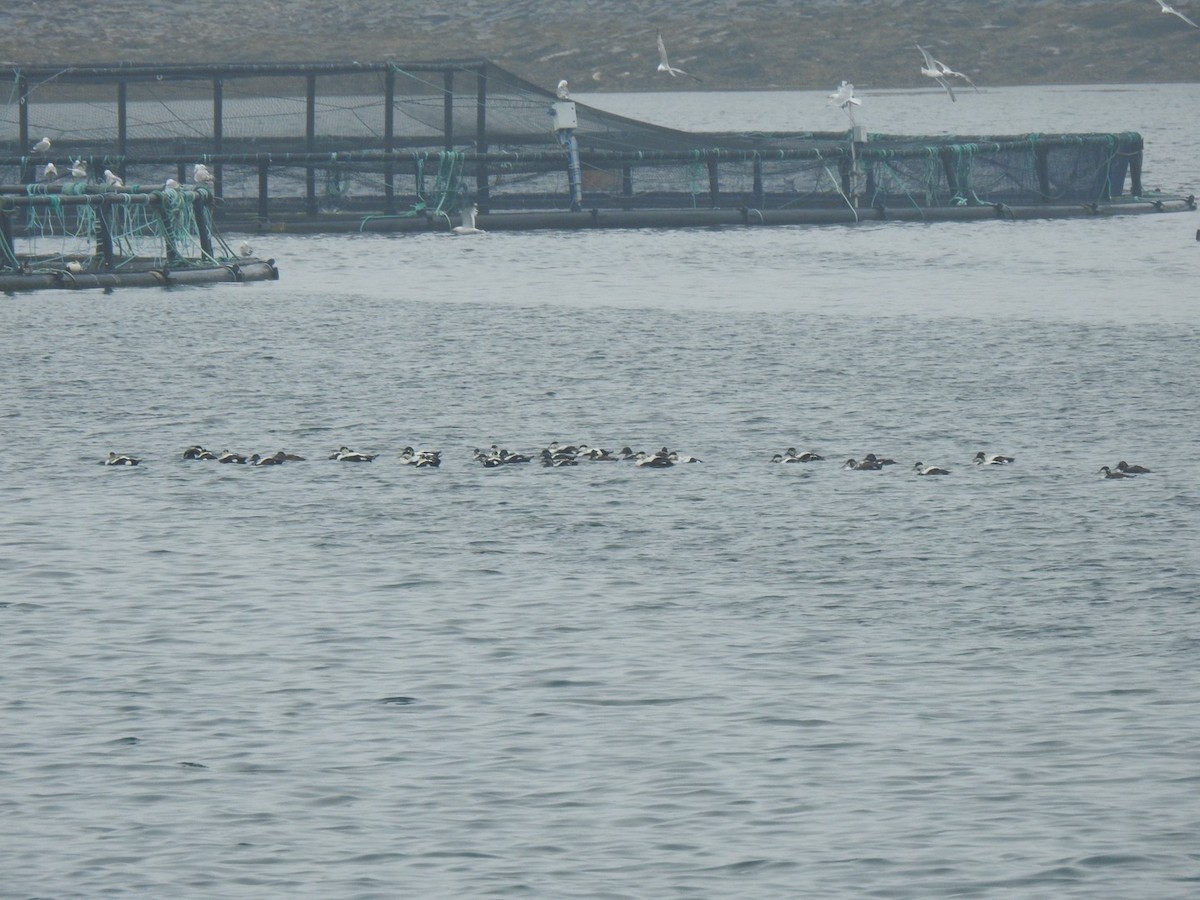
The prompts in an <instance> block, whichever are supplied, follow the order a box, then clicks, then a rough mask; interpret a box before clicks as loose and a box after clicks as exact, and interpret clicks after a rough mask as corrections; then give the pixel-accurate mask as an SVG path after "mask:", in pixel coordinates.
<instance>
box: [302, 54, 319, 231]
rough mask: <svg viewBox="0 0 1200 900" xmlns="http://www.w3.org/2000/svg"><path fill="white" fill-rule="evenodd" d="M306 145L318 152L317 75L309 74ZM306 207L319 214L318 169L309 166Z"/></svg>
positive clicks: (305, 181)
mask: <svg viewBox="0 0 1200 900" xmlns="http://www.w3.org/2000/svg"><path fill="white" fill-rule="evenodd" d="M304 147H305V150H306V151H307V152H309V153H316V152H317V76H316V75H309V76H308V99H307V103H306V104H305V115H304ZM304 209H305V212H307V213H308V214H309V215H310V216H315V215H316V214H317V170H316V169H314V168H313V167H312V166H309V167H308V168H307V169H305V170H304Z"/></svg>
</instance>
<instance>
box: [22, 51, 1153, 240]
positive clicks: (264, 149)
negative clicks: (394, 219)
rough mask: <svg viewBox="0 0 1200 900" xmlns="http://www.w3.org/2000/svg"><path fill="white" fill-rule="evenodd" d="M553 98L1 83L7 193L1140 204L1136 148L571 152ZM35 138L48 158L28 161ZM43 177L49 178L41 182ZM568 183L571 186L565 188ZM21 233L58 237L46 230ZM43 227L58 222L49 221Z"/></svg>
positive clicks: (478, 64)
mask: <svg viewBox="0 0 1200 900" xmlns="http://www.w3.org/2000/svg"><path fill="white" fill-rule="evenodd" d="M556 99H557V98H556V97H555V94H554V92H553V90H548V89H546V88H543V87H540V86H538V85H535V84H532V83H530V82H527V81H525V80H523V79H521V78H520V77H518V76H516V75H514V74H512V73H510V72H507V71H505V70H504V69H502V68H500V67H498V66H496V65H494V64H492V63H490V62H488V61H486V60H467V61H433V62H417V63H399V62H380V63H324V64H290V65H289V64H263V65H245V64H244V65H226V66H221V65H203V66H201V65H189V66H172V65H158V66H154V65H113V66H64V67H45V66H40V67H13V68H11V70H10V72H9V77H8V87H7V90H6V91H4V90H2V89H0V103H2V104H3V108H2V109H0V183H4V184H30V183H39V182H45V181H51V180H59V181H61V180H70V177H71V176H70V175H69V174H67V173H69V170H70V168H71V163H72V162H73V161H75V160H77V159H78V160H82V161H84V162H86V163H87V164H88V176H87V179H88V180H91V181H93V182H94V181H96V180H97V179H100V178H101V177H102V173H103V172H104V170H105V169H109V170H111V171H113V172H115V173H118V174H119V175H120V176H121V177H122V178H123V179H124V181H125V183H126V184H129V185H140V186H142V187H147V186H161V185H162V184H163V183H164V182H165V180H166V179H167V178H175V179H177V180H179V181H181V182H183V181H185V179H186V178H187V177H189V175H190V172H191V166H192V165H193V164H194V163H196V162H205V163H207V164H208V165H209V166H210V167H211V168H213V169H214V170H215V173H216V175H217V188H218V193H219V195H220V197H221V205H220V206H219V207H218V216H220V215H223V214H227V213H229V212H230V211H235V210H238V209H245V210H251V211H257V212H258V214H259V215H260V216H261V217H263V218H266V217H268V216H269V215H270V214H271V213H273V212H278V211H283V210H289V209H298V210H302V211H305V212H308V213H318V212H321V213H326V212H346V213H354V214H360V213H361V214H367V213H378V212H387V213H390V214H396V215H416V214H421V213H425V214H427V213H428V212H430V211H434V212H442V211H446V210H453V211H457V209H458V208H459V205H460V204H461V203H463V202H464V201H465V200H473V201H475V202H478V203H479V204H480V205H481V207H483V208H485V209H487V210H502V209H561V208H564V207H566V206H567V205H568V204H569V203H570V202H571V200H572V197H573V189H575V188H578V190H580V191H581V193H582V202H583V203H584V204H585V205H587V206H597V207H609V208H619V209H643V208H644V209H650V208H689V207H716V206H725V207H734V206H742V207H753V208H758V209H795V208H839V207H840V208H845V207H846V206H847V205H848V204H853V205H854V206H859V205H862V206H865V207H880V208H883V207H889V208H894V207H898V206H907V207H918V208H928V207H947V206H964V205H981V204H990V205H1001V204H1006V205H1010V206H1016V205H1033V204H1049V203H1098V202H1103V201H1109V200H1113V199H1116V198H1120V197H1122V196H1140V195H1141V184H1140V175H1141V154H1142V139H1141V137H1140V136H1139V135H1138V134H1135V133H1112V134H1074V135H1045V134H1030V135H1015V136H1002V137H996V136H956V137H945V136H937V137H934V136H928V137H921V136H896V135H884V134H866V133H863V132H858V131H856V132H804V131H797V132H789V133H761V132H754V133H692V132H685V131H679V130H676V129H671V128H664V127H660V126H656V125H653V124H650V123H646V122H640V121H636V120H633V119H629V118H625V117H622V116H618V115H614V114H611V113H607V112H603V111H600V110H597V109H593V108H589V107H587V106H584V105H582V104H575V108H574V113H575V115H576V117H577V122H576V123H575V127H574V128H573V129H571V132H570V137H571V138H572V139H573V141H574V144H575V147H576V148H577V151H578V168H577V172H578V174H577V175H575V176H573V174H572V171H571V166H570V165H569V163H570V154H569V152H568V150H569V144H568V143H567V142H566V140H565V137H566V135H565V134H564V133H563V132H556V131H555V130H554V128H553V125H554V123H555V119H554V118H553V116H552V115H551V109H552V107H553V106H554V104H555V103H556ZM43 136H45V137H48V138H49V139H50V141H51V148H50V149H49V150H48V151H44V152H33V151H32V150H31V148H32V147H33V146H34V144H35V143H36V142H37V141H38V140H39V139H40V138H42V137H43ZM48 162H50V163H54V165H55V168H56V169H57V170H58V175H57V176H53V177H50V176H46V175H45V174H44V170H45V165H46V163H48ZM573 182H577V184H575V183H573ZM38 215H39V217H40V218H38V219H37V220H31V221H30V223H29V225H30V227H32V228H34V229H35V230H39V231H41V232H45V233H47V234H53V235H55V236H59V235H61V234H63V233H64V232H65V230H68V228H75V229H78V228H81V227H85V225H86V223H75V224H73V225H70V226H68V225H67V224H65V223H64V222H59V221H50V220H48V219H47V216H49V215H50V214H49V212H39V213H38ZM51 218H52V217H51Z"/></svg>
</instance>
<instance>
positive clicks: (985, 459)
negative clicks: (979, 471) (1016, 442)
mask: <svg viewBox="0 0 1200 900" xmlns="http://www.w3.org/2000/svg"><path fill="white" fill-rule="evenodd" d="M1014 459H1016V457H1014V456H1001V455H1000V454H999V453H984V452H983V451H982V450H980V451H979V452H978V453H976V454H975V465H977V466H1006V465H1008V464H1009V463H1010V462H1012V461H1013V460H1014Z"/></svg>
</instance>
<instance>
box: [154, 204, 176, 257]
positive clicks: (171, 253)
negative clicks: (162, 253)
mask: <svg viewBox="0 0 1200 900" xmlns="http://www.w3.org/2000/svg"><path fill="white" fill-rule="evenodd" d="M156 205H157V207H158V220H159V222H161V223H162V230H163V243H164V244H166V251H167V265H173V264H174V263H177V262H179V261H180V259H181V257H180V255H179V247H178V246H177V245H176V243H175V228H174V227H173V226H174V224H175V223H173V222H172V221H171V216H170V214H169V213H168V212H167V204H166V203H164V202H163V197H162V193H161V192H159V194H158V202H157V204H156Z"/></svg>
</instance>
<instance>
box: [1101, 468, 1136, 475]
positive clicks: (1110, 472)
mask: <svg viewBox="0 0 1200 900" xmlns="http://www.w3.org/2000/svg"><path fill="white" fill-rule="evenodd" d="M1100 472H1103V473H1104V477H1105V478H1137V476H1136V475H1134V474H1131V473H1130V472H1122V471H1121V470H1120V469H1110V468H1109V467H1108V466H1101V467H1100ZM1097 474H1099V473H1097Z"/></svg>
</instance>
